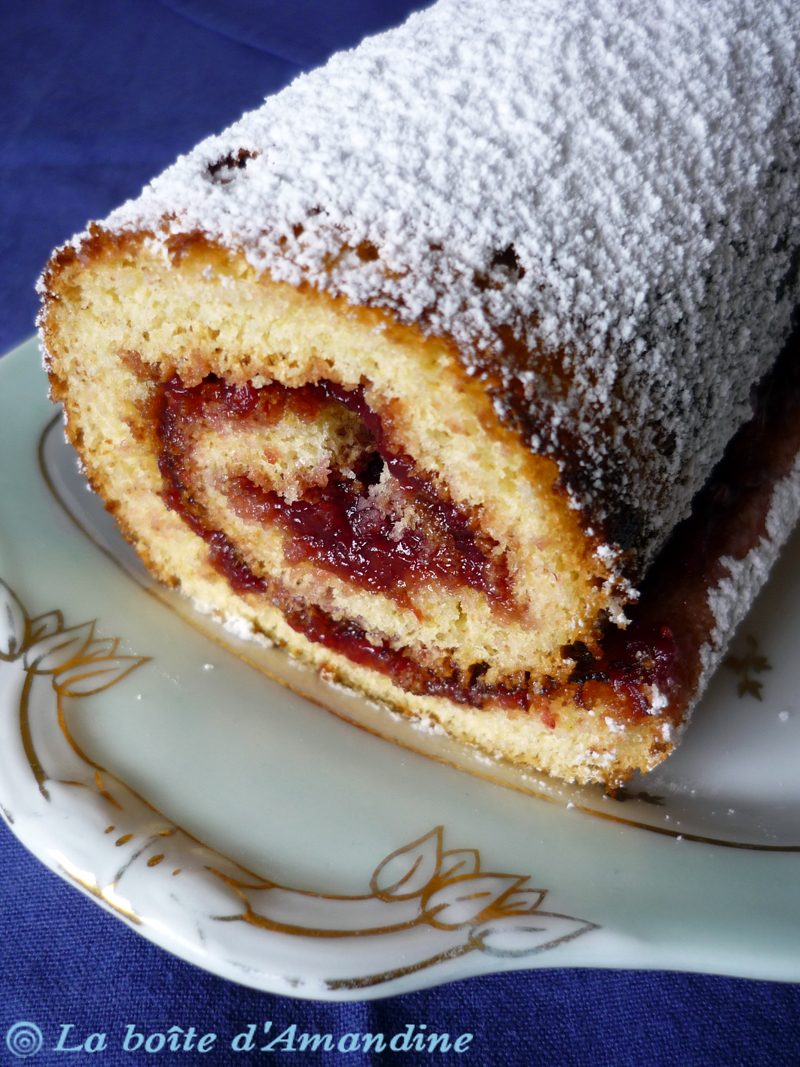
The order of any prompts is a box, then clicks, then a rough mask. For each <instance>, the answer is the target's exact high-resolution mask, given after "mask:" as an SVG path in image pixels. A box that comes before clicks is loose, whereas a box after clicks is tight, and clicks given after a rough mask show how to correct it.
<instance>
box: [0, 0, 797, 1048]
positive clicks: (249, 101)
mask: <svg viewBox="0 0 800 1067" xmlns="http://www.w3.org/2000/svg"><path fill="white" fill-rule="evenodd" d="M487 2H489V0H487ZM414 6H417V7H419V6H423V5H422V4H421V3H417V4H416V5H415V4H414V3H412V2H410V0H340V2H339V3H337V4H331V3H329V2H327V0H294V2H293V3H292V4H287V3H279V2H278V0H163V2H161V3H160V2H159V0H84V2H78V0H38V2H31V0H28V2H24V0H17V2H16V3H15V2H13V0H12V2H8V3H6V4H4V5H0V49H2V59H3V62H2V64H0V83H2V96H0V99H2V102H3V103H2V107H0V130H1V131H2V133H1V134H0V151H2V166H1V167H0V351H6V350H7V349H8V348H10V347H12V346H13V345H15V344H16V343H18V342H19V341H21V340H23V339H24V338H25V337H26V336H28V335H29V334H30V333H31V332H32V330H33V323H34V316H35V313H36V306H37V301H36V297H35V295H34V292H33V285H34V282H35V279H36V276H37V274H38V272H39V270H40V269H41V267H42V265H43V263H44V262H45V259H46V258H47V256H48V254H49V252H50V251H51V249H52V248H53V247H54V246H55V245H57V244H58V243H60V242H62V241H63V240H65V239H66V238H68V237H69V236H70V235H71V234H73V233H74V232H75V231H77V230H80V229H82V228H83V226H84V224H85V223H86V221H87V219H89V218H96V217H102V216H103V215H105V214H106V213H107V212H108V211H109V210H110V209H111V208H112V207H114V206H115V205H116V204H118V203H119V202H120V201H122V200H123V199H125V198H127V197H129V196H132V195H135V194H136V193H137V192H138V191H139V189H140V188H141V186H142V185H143V183H144V182H145V181H147V180H148V179H149V178H150V177H152V176H153V175H155V174H156V173H158V172H159V171H160V170H162V169H163V168H164V167H165V166H166V165H167V164H168V163H170V162H171V161H172V159H174V157H175V156H176V155H177V154H178V153H180V152H183V151H185V150H187V149H189V148H190V147H191V146H192V145H193V144H194V143H195V142H196V141H198V140H199V139H200V138H202V137H203V136H204V135H206V134H208V133H211V132H214V131H217V130H220V129H222V128H223V127H224V126H226V125H227V124H228V123H229V122H230V121H232V120H233V119H235V118H236V117H238V115H239V114H240V113H241V112H242V111H244V110H245V109H247V108H251V107H254V106H256V105H257V104H258V103H259V102H260V101H261V99H262V98H263V97H264V96H265V95H266V94H268V93H272V92H274V91H276V90H278V89H279V88H280V87H281V86H283V85H285V84H286V83H287V82H289V81H290V80H291V79H292V78H293V77H294V76H295V75H296V74H297V73H298V72H299V71H300V70H301V69H303V68H304V67H307V66H310V65H313V64H315V63H318V62H321V61H323V60H324V59H325V57H326V56H327V55H329V54H330V53H331V52H333V51H335V50H336V49H337V48H340V47H345V46H350V45H352V44H354V43H356V42H357V41H358V40H359V39H360V37H361V36H363V35H364V34H365V33H367V32H373V31H375V30H378V29H380V28H382V27H384V26H388V25H391V24H393V23H395V22H397V21H399V20H400V19H401V18H402V17H403V16H404V15H405V13H406V12H407V11H408V10H410V9H411V8H412V7H414ZM0 842H1V844H2V851H1V852H0V992H1V993H2V996H0V1063H12V1062H18V1060H17V1059H15V1057H14V1056H13V1055H12V1054H11V1052H10V1051H9V1050H8V1049H7V1048H6V1044H5V1036H6V1033H7V1031H8V1029H9V1028H10V1027H11V1026H12V1025H13V1024H15V1023H17V1022H19V1021H21V1020H30V1021H32V1022H35V1023H36V1024H37V1025H38V1026H39V1027H40V1029H41V1030H42V1031H43V1032H44V1033H45V1035H47V1037H48V1043H46V1047H45V1048H44V1049H43V1050H42V1051H41V1052H39V1053H37V1054H36V1055H35V1056H32V1057H31V1060H30V1061H31V1062H33V1063H51V1062H52V1063H62V1062H67V1063H69V1062H75V1061H79V1060H80V1061H81V1062H83V1061H85V1060H86V1059H91V1060H92V1061H95V1060H96V1061H98V1062H102V1063H105V1064H116V1063H141V1062H150V1060H151V1059H156V1058H159V1057H160V1058H162V1059H163V1058H165V1057H166V1058H168V1059H180V1060H181V1061H183V1060H184V1059H185V1060H189V1059H192V1058H194V1059H195V1060H197V1059H204V1060H207V1061H208V1062H213V1063H215V1064H225V1063H228V1062H241V1061H242V1059H246V1056H244V1057H243V1056H242V1054H239V1053H235V1052H232V1051H225V1050H224V1049H219V1050H215V1051H214V1052H213V1053H211V1054H209V1055H206V1056H203V1055H202V1054H201V1053H197V1052H181V1053H170V1052H169V1051H168V1050H164V1051H162V1052H161V1053H158V1054H153V1055H149V1054H147V1053H145V1052H144V1051H139V1052H136V1053H125V1052H122V1051H121V1050H120V1048H119V1042H117V1043H116V1047H110V1048H108V1049H107V1050H105V1051H102V1052H96V1053H91V1052H85V1051H84V1052H65V1051H60V1052H54V1051H52V1044H53V1040H52V1039H53V1036H54V1035H55V1036H56V1037H57V1036H58V1035H59V1034H60V1033H61V1032H62V1027H64V1026H66V1025H70V1024H71V1025H72V1027H73V1029H71V1030H67V1031H66V1035H67V1036H66V1040H65V1041H64V1042H63V1044H64V1045H65V1046H66V1047H67V1048H69V1047H75V1046H77V1045H78V1044H80V1043H81V1042H83V1041H85V1039H86V1038H87V1036H88V1035H89V1034H91V1033H92V1032H109V1033H116V1034H119V1033H124V1031H125V1027H126V1026H127V1025H128V1024H134V1025H135V1026H136V1029H137V1030H138V1031H141V1032H145V1033H151V1032H155V1031H161V1032H164V1031H166V1030H168V1029H169V1028H170V1027H171V1026H173V1025H177V1026H180V1027H182V1028H183V1029H184V1030H186V1029H188V1027H190V1026H194V1027H195V1028H196V1030H197V1032H198V1034H203V1033H208V1032H215V1033H217V1034H220V1035H229V1036H230V1035H233V1034H235V1033H238V1032H240V1031H243V1030H245V1029H246V1027H247V1026H248V1025H249V1024H250V1023H253V1022H256V1023H259V1024H260V1023H263V1022H264V1021H266V1020H272V1021H273V1022H274V1026H275V1028H276V1031H275V1032H277V1027H281V1028H284V1027H286V1026H289V1025H290V1024H291V1023H297V1024H298V1027H299V1028H300V1029H301V1030H306V1031H309V1032H312V1031H319V1032H332V1033H333V1034H335V1035H340V1034H343V1033H346V1032H361V1033H364V1032H366V1031H370V1032H372V1033H375V1032H386V1031H392V1032H394V1031H396V1030H401V1029H402V1028H403V1027H404V1026H405V1025H406V1024H407V1023H409V1022H414V1023H417V1024H418V1023H423V1022H424V1023H426V1024H427V1025H428V1026H429V1028H431V1029H436V1030H437V1031H439V1032H441V1031H442V1030H447V1031H449V1032H450V1033H451V1034H461V1033H465V1032H469V1033H472V1034H473V1035H474V1037H473V1040H472V1041H471V1043H470V1045H469V1050H468V1051H467V1052H466V1053H464V1054H463V1055H461V1056H459V1055H458V1054H457V1053H455V1052H450V1053H447V1054H446V1055H447V1056H448V1057H449V1058H450V1059H451V1060H452V1059H461V1060H463V1061H465V1062H469V1063H471V1064H502V1065H506V1064H507V1065H512V1064H514V1065H516V1064H521V1065H531V1067H534V1065H540V1064H541V1065H558V1067H570V1065H573V1064H575V1065H581V1067H585V1065H589V1064H591V1065H593V1067H627V1065H636V1067H660V1065H670V1067H672V1065H675V1067H678V1065H680V1067H690V1065H695V1064H697V1065H700V1064H703V1065H713V1067H738V1065H756V1064H758V1065H762V1064H769V1065H783V1064H786V1065H789V1064H792V1065H794V1064H798V1063H800V990H798V988H797V987H795V986H791V985H781V984H777V983H768V982H748V981H741V980H736V979H727V978H718V977H709V976H698V975H683V974H664V973H658V972H653V973H641V972H614V971H565V970H544V971H538V972H532V973H515V974H509V975H497V976H494V977H490V978H482V979H473V980H470V981H465V982H459V983H454V984H452V985H449V986H445V987H440V988H436V989H432V990H429V991H426V992H421V993H417V994H414V995H410V996H405V997H398V998H393V999H388V1000H384V1001H378V1002H372V1003H364V1004H349V1005H336V1004H313V1003H308V1002H303V1001H294V1000H287V999H283V998H281V997H275V996H268V995H265V994H260V993H256V992H254V991H252V990H248V989H245V988H241V987H238V986H235V985H231V984H230V983H227V982H225V981H222V980H220V979H218V978H216V977H214V976H211V975H208V974H205V973H203V972H201V971H199V970H197V969H195V968H193V967H191V966H190V965H188V964H185V963H183V962H182V961H181V960H178V959H175V958H173V957H171V956H169V955H167V954H166V953H164V952H161V951H160V950H159V949H156V948H154V947H153V946H152V945H150V944H149V943H148V942H146V941H144V940H143V939H142V938H140V937H138V936H137V935H136V934H135V933H133V932H131V931H130V930H128V929H127V928H126V927H124V926H123V925H122V924H121V923H119V922H118V921H117V920H115V919H114V918H111V917H109V916H108V915H106V914H105V913H103V912H102V911H101V910H100V909H98V908H97V907H96V906H95V905H94V904H93V903H92V902H90V901H89V900H87V899H85V898H84V897H82V896H81V895H79V894H78V893H77V892H75V891H74V890H73V889H72V888H70V887H69V886H67V885H66V884H65V883H63V882H62V881H60V880H59V879H58V878H57V877H56V876H55V875H52V874H50V873H49V872H48V871H46V870H45V869H44V868H43V867H42V866H41V865H40V864H39V863H38V862H37V861H36V860H35V859H33V858H32V857H31V856H29V855H28V854H27V853H26V852H25V850H24V849H23V848H22V847H21V846H20V845H19V844H18V843H17V842H16V840H15V839H14V838H13V837H12V836H11V834H10V833H9V832H8V830H7V829H6V828H5V826H4V825H2V824H0ZM47 1044H49V1045H50V1048H51V1050H50V1051H48V1048H47ZM253 1055H257V1056H258V1057H259V1058H263V1057H261V1056H260V1054H255V1053H254V1054H253ZM274 1055H277V1056H280V1055H282V1054H281V1053H274ZM289 1055H292V1056H293V1062H302V1063H309V1064H310V1063H323V1062H330V1063H332V1062H334V1061H336V1062H339V1061H340V1060H346V1061H349V1062H351V1063H354V1064H355V1063H371V1062H378V1063H391V1062H404V1063H416V1062H428V1061H430V1060H431V1059H435V1058H437V1055H441V1054H440V1053H439V1054H435V1055H428V1054H421V1053H419V1054H414V1053H394V1054H388V1053H384V1054H383V1055H377V1056H364V1055H361V1054H346V1053H335V1052H334V1053H324V1052H317V1053H310V1052H309V1053H305V1054H303V1053H294V1054H289Z"/></svg>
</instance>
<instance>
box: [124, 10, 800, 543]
mask: <svg viewBox="0 0 800 1067" xmlns="http://www.w3.org/2000/svg"><path fill="white" fill-rule="evenodd" d="M798 40H800V5H797V4H796V3H795V2H794V0H770V2H768V3H764V2H763V0H708V2H704V3H698V2H697V0H653V2H651V3H647V4H642V3H640V2H639V0H573V2H572V3H570V4H566V3H563V2H562V0H504V2H503V3H501V4H497V5H491V4H487V3H486V2H485V0H440V2H439V3H438V4H436V5H435V6H434V7H432V8H430V9H428V10H426V11H423V12H421V13H419V14H416V15H414V16H412V17H411V18H410V19H409V20H408V22H407V23H406V24H405V25H404V26H402V27H400V28H399V29H397V30H393V31H391V32H389V33H387V34H384V35H381V36H378V37H375V38H372V39H369V40H367V41H366V42H365V43H364V44H363V45H362V46H360V47H359V48H358V49H356V50H354V51H352V52H347V53H342V54H340V55H338V56H335V57H334V58H333V59H332V60H331V61H330V62H329V63H328V64H327V66H326V67H324V68H322V69H321V70H318V71H315V72H313V73H311V74H309V75H303V76H301V77H299V78H298V79H297V80H296V81H295V82H294V83H293V84H292V85H291V86H290V87H289V88H288V89H286V90H285V91H284V92H282V93H280V94H279V95H278V96H276V97H274V98H272V99H269V100H268V101H267V102H266V103H265V104H264V106H263V107H262V108H261V109H260V110H258V111H255V112H252V113H251V114H249V115H246V116H245V117H244V118H243V119H242V120H241V121H240V122H239V123H237V124H236V125H235V126H233V127H231V128H230V129H229V130H228V131H226V132H225V133H223V134H222V135H220V136H218V137H213V138H211V139H209V140H207V141H206V142H204V143H203V144H201V145H200V146H199V147H198V148H197V149H196V150H195V151H194V152H192V153H191V154H190V155H188V156H185V157H183V158H181V159H180V160H179V161H178V162H177V163H176V164H175V165H174V166H173V167H172V168H171V169H170V170H168V171H167V172H166V173H165V174H164V175H162V176H161V177H160V178H158V179H156V181H155V182H153V184H152V185H151V186H150V187H149V188H148V189H147V190H146V191H145V193H144V194H143V196H142V197H141V198H140V199H139V200H138V201H135V202H133V203H131V204H127V205H125V206H124V207H123V208H121V209H119V210H118V211H117V212H115V213H114V214H113V215H112V216H111V217H110V219H109V220H108V223H107V225H108V226H110V227H111V228H115V229H130V228H134V227H141V226H144V227H146V228H150V229H152V230H153V231H155V232H157V231H158V228H159V225H160V222H161V220H162V218H164V217H168V218H169V223H168V229H169V232H172V233H176V232H177V233H183V232H190V231H193V230H198V229H199V230H202V231H204V232H206V233H207V234H208V235H210V236H211V237H213V238H215V239H217V240H219V241H221V242H222V243H224V244H225V245H228V246H230V247H232V248H241V249H243V250H244V251H245V253H246V256H247V258H248V260H249V261H250V262H251V263H252V264H253V265H254V266H255V267H256V268H257V269H258V270H268V271H269V272H271V274H272V276H273V277H275V278H276V279H282V280H286V281H289V282H291V283H293V284H298V283H299V282H301V281H302V280H306V281H308V282H310V283H312V284H313V285H315V286H317V287H319V288H321V289H325V290H328V291H329V292H331V293H334V294H340V295H343V296H345V297H346V298H347V299H348V300H350V301H352V302H354V303H356V302H363V303H368V304H373V305H376V306H380V307H383V308H387V309H390V310H391V311H393V312H394V313H395V314H396V315H397V316H398V317H399V318H400V319H401V320H402V321H404V322H415V321H420V322H421V323H422V324H423V327H424V329H426V330H427V331H430V332H435V333H439V334H444V335H448V336H451V337H452V338H454V339H455V341H456V342H457V344H458V345H459V348H460V352H461V358H462V359H463V361H464V362H465V364H466V365H467V367H468V369H469V370H470V372H471V373H473V374H476V375H483V374H485V375H488V374H490V373H494V374H495V377H496V372H497V366H496V357H497V355H498V353H499V352H500V351H501V350H502V349H503V347H504V345H505V347H506V348H508V345H509V344H510V343H511V342H512V339H514V338H516V339H517V340H518V341H521V342H522V343H523V344H524V345H525V346H527V349H528V354H527V355H524V356H523V357H522V358H519V357H517V358H515V360H514V361H513V363H514V367H513V369H512V368H511V367H510V365H506V367H505V369H503V370H501V382H500V384H499V386H497V387H496V393H495V403H496V407H497V410H498V411H499V412H500V414H501V415H502V416H503V417H504V418H509V419H518V418H519V413H520V405H524V407H525V409H526V411H525V420H523V421H524V425H525V432H526V433H528V434H529V436H530V439H531V442H532V445H533V447H534V448H535V449H536V450H540V451H544V452H549V453H552V454H554V455H555V456H556V458H558V459H559V460H560V461H561V462H562V463H563V464H564V465H565V470H566V471H567V474H568V476H569V477H570V478H571V485H572V488H573V491H574V492H576V493H577V495H578V498H579V500H580V501H581V502H582V504H583V505H584V506H586V505H587V504H588V505H590V506H591V510H592V519H593V520H594V519H595V518H596V519H597V520H598V521H600V522H602V521H603V520H604V516H605V517H606V518H607V516H606V512H615V513H617V515H618V516H619V514H623V515H624V516H625V521H624V522H619V521H618V522H617V524H616V526H614V527H613V536H611V535H610V534H607V536H608V537H609V539H610V540H612V541H614V540H617V541H619V542H620V543H624V544H626V545H627V543H633V544H634V545H635V546H636V547H637V548H638V549H639V550H640V553H641V558H642V559H643V560H646V559H647V558H649V557H650V556H651V555H652V553H653V552H654V551H655V550H656V549H657V547H659V545H660V544H661V543H663V541H664V540H665V539H666V537H667V536H668V534H669V532H670V530H671V529H672V527H673V526H674V524H675V522H676V521H677V520H678V519H680V518H681V517H683V516H684V515H685V514H686V513H687V509H688V505H689V501H690V500H691V498H692V496H693V495H694V493H695V492H696V491H697V490H698V489H699V488H700V486H701V485H702V484H703V482H704V481H705V480H706V478H707V476H708V474H709V472H710V470H711V468H712V466H713V465H714V463H715V462H716V461H717V460H718V459H719V458H720V455H721V453H722V450H723V448H724V446H725V444H726V442H727V441H728V439H729V438H730V437H731V436H732V434H733V432H734V431H735V430H736V428H737V427H738V425H740V424H741V423H742V422H743V421H744V420H745V419H746V418H747V417H748V416H749V413H750V409H749V405H748V394H749V390H750V387H751V385H752V384H753V382H754V381H755V380H757V379H758V378H760V377H761V376H762V374H763V373H765V371H766V370H767V369H768V368H769V366H770V365H771V363H772V362H773V361H774V359H775V357H776V355H777V353H778V351H779V349H780V347H781V345H782V343H783V342H784V340H785V339H786V336H787V333H788V331H789V327H790V316H791V311H792V308H793V307H794V306H795V304H796V303H797V299H798V292H800V286H799V283H798V277H797V274H798V272H797V270H796V259H793V256H794V255H795V253H796V250H797V249H798V247H799V246H800V213H798V212H797V208H796V205H797V203H798V201H799V200H800V166H798V160H797V154H798V152H797V149H798V143H800V59H799V58H798V54H797V52H798ZM365 250H366V253H367V254H363V253H364V251H365ZM359 251H360V252H361V253H362V254H359ZM373 252H377V253H379V255H378V256H377V258H376V256H375V255H373V254H372V253H373ZM793 263H794V264H795V267H794V268H793ZM510 362H512V361H509V363H510ZM575 442H580V446H577V445H576V444H575ZM608 530H612V527H611V526H609V525H608V524H607V531H608Z"/></svg>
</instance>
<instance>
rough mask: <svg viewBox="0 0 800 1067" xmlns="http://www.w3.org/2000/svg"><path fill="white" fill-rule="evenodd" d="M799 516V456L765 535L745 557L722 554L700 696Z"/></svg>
mask: <svg viewBox="0 0 800 1067" xmlns="http://www.w3.org/2000/svg"><path fill="white" fill-rule="evenodd" d="M798 519H800V456H798V457H797V459H796V460H795V464H794V469H793V470H792V473H791V474H790V475H788V476H787V477H786V478H784V479H782V480H781V481H780V482H778V484H777V485H776V486H775V492H774V494H773V497H772V504H771V506H770V510H769V514H768V516H767V523H766V530H767V533H766V537H762V538H761V541H760V542H759V544H758V545H756V547H755V548H753V549H751V550H750V551H749V552H748V553H747V555H746V556H745V557H744V559H734V558H733V557H731V556H723V558H722V559H721V560H720V562H721V563H722V564H723V565H724V566H725V567H726V568H727V570H728V576H727V577H725V578H723V580H722V581H721V582H720V583H719V585H717V586H716V587H715V588H714V589H711V590H709V594H708V603H709V606H710V608H711V611H712V612H713V614H714V619H715V623H714V628H713V630H712V631H711V635H710V639H709V642H708V643H707V644H705V645H704V646H703V648H702V649H701V650H700V660H701V663H702V668H703V670H702V675H701V678H700V682H699V684H698V687H697V696H698V697H699V696H700V694H701V693H702V692H703V690H704V688H705V686H706V684H707V682H708V681H709V679H710V678H711V675H712V674H713V673H714V671H715V670H716V668H717V667H718V665H719V662H720V660H721V659H722V656H723V655H724V653H725V649H726V648H727V646H728V642H729V641H730V639H731V637H732V636H733V633H734V631H735V629H736V627H737V626H738V625H739V623H740V622H741V621H742V619H744V617H745V615H746V614H747V612H748V611H749V609H750V607H751V606H752V604H753V601H754V600H755V598H756V595H757V594H758V592H759V590H760V589H761V587H762V586H763V584H764V582H765V581H766V580H767V577H768V575H769V572H770V570H771V568H772V565H773V564H774V563H775V560H776V559H777V558H778V553H779V552H780V550H781V548H782V547H783V545H784V543H785V542H786V540H787V538H788V537H789V534H790V533H791V532H792V530H793V529H794V527H795V525H796V524H797V522H798Z"/></svg>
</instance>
